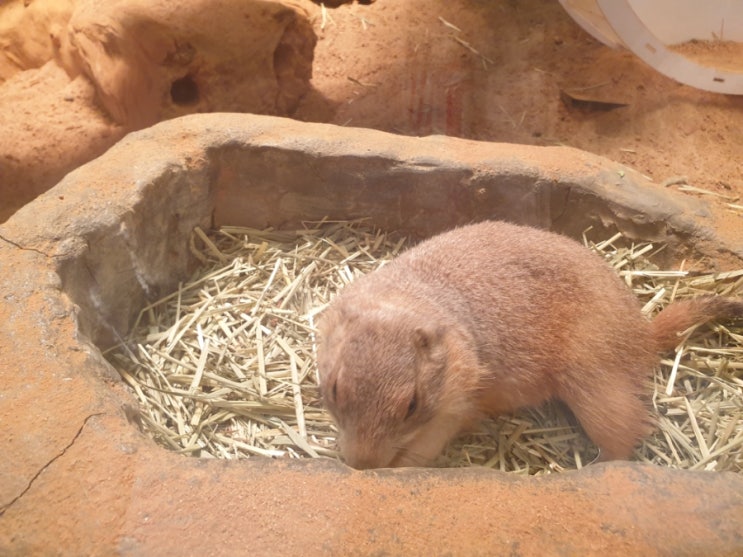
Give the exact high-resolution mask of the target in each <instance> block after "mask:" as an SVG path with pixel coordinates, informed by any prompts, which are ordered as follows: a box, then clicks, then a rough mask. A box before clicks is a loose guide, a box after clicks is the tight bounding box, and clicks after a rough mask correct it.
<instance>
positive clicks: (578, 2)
mask: <svg viewBox="0 0 743 557" xmlns="http://www.w3.org/2000/svg"><path fill="white" fill-rule="evenodd" d="M560 4H562V6H563V8H564V9H565V11H567V12H568V13H569V14H570V16H571V17H572V18H573V19H574V20H575V21H576V22H577V23H578V24H579V25H580V26H581V27H583V29H585V30H586V31H587V32H588V33H590V34H591V35H592V36H593V37H595V38H596V39H598V40H599V41H601V42H602V43H604V44H606V45H607V46H610V47H612V48H618V47H622V46H623V47H625V48H627V49H629V50H630V51H631V52H633V53H634V54H635V55H636V56H638V57H639V58H640V59H642V60H643V61H644V62H646V63H647V64H648V65H650V66H651V67H652V68H654V69H655V70H656V71H658V72H660V73H662V74H663V75H666V76H668V77H670V78H671V79H674V80H676V81H678V82H679V83H684V84H686V85H690V86H692V87H696V88H697V89H703V90H705V91H712V92H715V93H726V94H732V95H743V63H742V67H741V68H740V71H731V70H730V69H725V68H716V67H712V66H707V65H704V64H701V63H699V62H697V61H694V60H692V59H690V58H687V57H685V56H683V55H682V54H679V53H677V52H674V51H673V50H671V49H669V48H668V46H670V45H674V44H680V43H685V42H687V41H690V40H692V39H699V40H725V41H733V42H743V2H740V1H738V0H706V1H705V2H700V1H699V0H560Z"/></svg>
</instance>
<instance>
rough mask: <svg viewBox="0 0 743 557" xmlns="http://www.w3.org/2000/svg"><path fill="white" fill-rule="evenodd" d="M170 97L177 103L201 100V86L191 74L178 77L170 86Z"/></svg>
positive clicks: (187, 103)
mask: <svg viewBox="0 0 743 557" xmlns="http://www.w3.org/2000/svg"><path fill="white" fill-rule="evenodd" d="M170 98H171V100H172V101H173V103H174V104H177V105H193V104H196V103H197V102H199V86H198V85H197V84H196V82H195V81H194V79H193V77H191V76H190V75H187V76H184V77H181V78H180V79H176V80H175V81H173V83H172V84H171V86H170Z"/></svg>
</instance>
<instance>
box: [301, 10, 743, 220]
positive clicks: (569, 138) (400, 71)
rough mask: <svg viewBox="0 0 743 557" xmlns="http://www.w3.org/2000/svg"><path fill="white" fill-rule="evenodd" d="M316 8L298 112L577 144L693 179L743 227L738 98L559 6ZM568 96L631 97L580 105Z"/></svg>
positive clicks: (659, 176)
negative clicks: (310, 64) (596, 32)
mask: <svg viewBox="0 0 743 557" xmlns="http://www.w3.org/2000/svg"><path fill="white" fill-rule="evenodd" d="M310 9H311V10H313V18H314V19H313V23H314V25H315V30H316V32H317V34H318V36H319V37H320V40H319V42H318V45H317V49H316V52H315V63H314V75H313V85H314V88H315V91H314V92H313V93H312V94H310V95H308V96H307V97H306V98H305V100H304V102H303V104H302V105H301V106H300V108H299V110H298V111H297V113H296V114H295V116H296V117H297V118H299V119H301V120H309V121H323V122H332V123H335V124H339V125H346V126H362V127H372V128H377V129H381V130H385V131H390V132H395V133H400V134H407V135H429V134H446V135H452V136H458V137H466V138H471V139H478V140H485V141H499V142H514V143H523V144H532V145H569V146H572V147H577V148H580V149H584V150H586V151H590V152H592V153H596V154H599V155H603V156H606V157H608V158H610V159H613V160H616V161H618V162H621V163H624V164H626V165H628V166H631V167H633V168H636V169H638V170H639V171H641V172H642V173H643V174H645V175H647V176H648V177H650V178H651V179H653V180H654V181H655V182H657V183H667V182H668V181H682V180H680V179H681V178H685V179H686V180H685V181H686V182H687V183H688V185H690V186H693V187H696V188H702V189H705V190H709V191H711V192H714V194H715V195H712V194H704V193H699V192H686V194H688V195H703V196H705V197H706V198H708V199H709V200H710V201H712V202H713V204H715V205H716V207H717V208H718V211H717V213H718V216H719V218H720V219H721V220H722V221H724V225H725V226H727V227H731V228H733V229H736V228H740V230H741V234H743V211H741V210H737V209H736V208H735V207H731V206H730V205H729V204H733V205H736V204H737V205H740V204H743V202H741V199H742V198H743V124H742V123H743V97H736V96H725V95H719V94H714V93H707V92H704V91H699V90H696V89H693V88H691V87H687V86H684V85H680V84H678V83H676V82H674V81H673V80H671V79H668V78H666V77H664V76H662V75H660V74H658V73H657V72H655V71H654V70H653V69H652V68H650V67H648V66H647V65H645V64H644V63H643V62H642V61H641V60H639V59H637V58H636V57H635V56H634V55H632V54H631V53H629V52H627V51H614V50H611V49H610V48H608V47H606V46H604V45H603V44H601V43H600V42H598V41H596V40H595V39H594V38H593V37H591V36H590V35H588V34H587V33H585V32H584V31H583V30H582V29H581V28H580V27H579V26H578V25H577V24H576V23H575V22H573V20H572V19H571V18H570V17H569V16H568V15H567V13H566V12H564V11H563V9H562V7H561V6H560V4H559V3H558V2H556V1H553V2H545V1H543V0H524V1H519V2H515V1H509V0H501V1H493V0H406V1H405V2H391V1H390V0H378V1H377V2H375V3H373V4H371V5H361V4H347V5H344V6H341V7H339V8H337V9H332V10H331V9H328V10H326V12H325V16H324V17H323V10H322V8H321V7H320V6H317V7H311V8H310ZM741 68H743V62H742V63H741ZM563 91H570V92H573V93H577V94H578V95H583V96H588V97H590V98H592V99H597V100H601V101H607V102H616V103H622V104H626V106H623V107H619V108H613V109H610V108H606V107H603V106H598V105H590V104H589V105H587V106H584V105H580V104H577V105H576V104H573V103H570V102H566V101H565V100H563V98H562V97H563V95H561V92H563ZM674 179H677V180H674ZM668 187H670V188H674V189H679V188H681V189H683V187H684V186H683V185H680V184H674V185H669V186H668ZM733 232H734V230H733Z"/></svg>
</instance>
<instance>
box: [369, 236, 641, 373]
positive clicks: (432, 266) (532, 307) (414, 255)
mask: <svg viewBox="0 0 743 557" xmlns="http://www.w3.org/2000/svg"><path fill="white" fill-rule="evenodd" d="M383 271H384V272H385V273H388V274H389V276H388V280H389V282H390V284H391V285H394V288H398V289H401V290H406V291H409V293H410V295H411V296H416V297H421V298H425V299H429V300H430V299H434V300H435V301H436V304H437V305H438V306H439V309H440V310H441V311H445V312H446V313H448V314H449V315H451V316H452V317H455V318H456V319H457V320H458V321H460V322H461V323H462V324H465V325H466V326H467V327H468V328H469V329H470V330H471V331H472V333H473V335H474V337H475V340H476V342H477V345H478V351H479V352H480V355H481V358H482V359H483V360H485V361H491V362H497V363H498V364H499V365H498V367H499V369H503V367H504V366H505V367H509V368H511V369H509V370H503V371H508V372H509V373H510V372H517V371H518V370H519V369H520V370H525V371H527V372H528V371H534V372H535V373H536V372H537V371H540V370H542V369H543V370H544V371H553V372H555V373H557V372H560V371H561V369H558V368H565V367H568V366H571V365H574V363H575V362H576V360H586V359H588V360H591V359H593V358H594V357H595V355H596V354H595V353H596V352H603V351H606V350H624V349H632V350H633V351H636V350H637V348H638V346H639V347H640V352H641V354H640V357H641V358H643V359H647V360H649V361H652V359H653V357H654V356H653V354H652V352H653V351H652V350H647V351H643V350H642V346H643V345H644V344H646V336H647V334H648V331H649V323H648V321H647V320H645V319H644V318H642V316H641V314H640V312H639V304H638V301H637V300H636V299H635V297H634V296H633V295H632V293H631V292H630V291H629V289H628V288H627V287H626V286H625V285H624V284H623V283H622V281H621V280H620V279H619V277H617V276H616V274H615V273H614V272H613V271H612V270H611V269H610V268H609V266H608V265H607V264H606V263H605V262H604V261H602V260H601V258H600V257H598V256H597V255H595V254H593V253H591V252H590V251H589V250H588V249H587V248H585V247H583V246H581V245H579V244H578V243H577V242H575V241H574V240H571V239H569V238H566V237H563V236H559V235H556V234H553V233H549V232H545V231H542V230H538V229H535V228H530V227H524V226H516V225H512V224H508V223H501V222H483V223H479V224H475V225H469V226H465V227H462V228H459V229H455V230H452V231H450V232H448V233H446V234H442V235H439V236H435V237H433V238H431V239H429V240H426V241H424V242H422V243H421V244H419V245H417V246H415V247H414V248H411V249H410V250H409V251H408V252H406V253H404V254H403V255H401V256H400V257H399V258H398V259H397V260H395V261H393V262H392V263H390V264H389V265H388V266H387V267H386V268H384V269H383ZM632 344H635V346H634V347H631V345H632ZM645 352H647V353H645ZM650 365H651V364H650ZM537 368H540V369H539V370H538V369H537Z"/></svg>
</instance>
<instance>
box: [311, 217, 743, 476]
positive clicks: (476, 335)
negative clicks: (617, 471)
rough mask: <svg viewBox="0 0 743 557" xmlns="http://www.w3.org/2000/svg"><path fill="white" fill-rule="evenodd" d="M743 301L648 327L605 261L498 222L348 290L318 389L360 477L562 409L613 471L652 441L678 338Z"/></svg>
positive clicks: (740, 309)
mask: <svg viewBox="0 0 743 557" xmlns="http://www.w3.org/2000/svg"><path fill="white" fill-rule="evenodd" d="M736 314H738V315H743V301H740V300H730V299H725V298H702V299H699V300H695V301H691V302H681V303H677V304H672V305H670V306H669V307H668V308H667V309H666V310H664V311H663V312H661V313H660V314H659V315H658V317H656V319H655V320H654V321H653V322H652V323H651V322H649V321H647V320H646V319H644V318H643V317H642V315H641V313H640V309H639V305H638V302H637V300H636V299H635V298H634V297H633V295H632V294H631V293H630V292H629V290H628V289H627V288H626V287H625V286H624V284H623V283H622V282H621V281H620V279H619V278H618V277H617V276H616V275H615V274H614V272H613V271H612V270H611V269H610V268H609V267H608V266H607V265H606V264H605V263H604V262H603V261H602V260H601V259H600V258H599V257H597V256H596V255H594V254H592V253H591V252H590V251H588V250H587V249H586V248H584V247H583V246H581V245H580V244H578V243H577V242H574V241H572V240H570V239H567V238H565V237H562V236H559V235H556V234H552V233H549V232H545V231H541V230H537V229H533V228H528V227H520V226H515V225H511V224H506V223H500V222H484V223H480V224H476V225H470V226H465V227H462V228H458V229H455V230H452V231H450V232H447V233H444V234H441V235H439V236H435V237H433V238H431V239H429V240H427V241H424V242H422V243H421V244H419V245H418V246H416V247H414V248H412V249H410V250H408V251H407V252H405V253H404V254H402V255H401V256H400V257H398V258H397V259H396V260H395V261H393V262H392V263H390V264H388V265H386V266H385V267H383V268H381V269H379V270H377V271H374V272H373V273H370V274H369V275H367V276H364V277H361V278H360V279H358V280H357V281H355V282H354V283H352V284H351V285H349V286H347V287H346V288H345V289H344V291H343V292H342V293H341V294H340V295H339V296H338V297H337V298H336V300H335V301H334V302H333V303H332V304H331V305H330V306H329V308H328V309H327V310H326V311H325V312H324V313H323V315H322V316H321V318H320V322H319V330H320V343H319V345H318V366H319V371H320V378H321V392H322V396H323V400H324V402H325V405H326V406H327V408H328V410H329V411H330V412H331V414H332V415H333V417H334V419H335V420H336V422H337V425H338V428H339V430H340V447H341V451H342V453H343V456H344V458H345V459H346V461H347V462H348V464H350V465H351V466H354V467H357V468H372V467H386V466H406V465H425V464H428V463H430V462H431V461H432V460H433V459H434V458H435V457H436V456H437V455H438V454H439V453H440V452H441V450H442V449H443V448H444V447H445V445H446V444H447V443H448V442H449V441H450V440H451V439H452V438H453V437H454V436H456V435H457V434H458V433H459V432H460V431H462V430H463V429H465V428H468V427H471V426H472V425H474V424H476V423H477V422H478V421H479V420H481V419H482V418H484V417H485V416H487V415H493V414H499V413H504V412H511V411H513V410H515V409H517V408H520V407H523V406H531V405H537V404H540V403H542V402H544V401H546V400H548V399H550V398H553V397H554V398H557V399H560V400H562V401H564V402H565V403H566V404H567V405H568V407H569V408H570V409H571V410H572V412H573V413H574V414H575V416H576V417H577V418H578V420H579V421H580V423H581V425H582V426H583V429H584V430H585V432H586V433H587V434H588V436H589V437H591V439H592V440H593V441H594V442H595V443H596V444H597V445H598V446H599V447H600V449H601V451H602V458H603V459H604V460H606V459H618V458H620V459H621V458H628V457H629V456H630V455H631V453H632V450H633V448H634V446H635V445H636V444H637V442H638V441H639V439H640V438H642V437H643V436H644V435H645V434H647V433H648V432H649V431H650V429H651V428H652V419H651V415H650V412H649V409H648V406H647V402H646V401H647V397H648V394H649V392H650V388H649V377H650V373H651V371H652V368H653V366H654V365H655V364H656V363H657V362H658V352H659V351H660V350H661V349H666V348H670V347H669V346H668V343H669V342H670V339H672V338H674V333H675V332H676V331H680V330H683V329H685V328H686V327H689V326H690V325H692V324H693V323H695V322H698V321H700V320H703V319H709V318H712V317H722V316H728V315H736Z"/></svg>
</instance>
